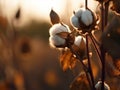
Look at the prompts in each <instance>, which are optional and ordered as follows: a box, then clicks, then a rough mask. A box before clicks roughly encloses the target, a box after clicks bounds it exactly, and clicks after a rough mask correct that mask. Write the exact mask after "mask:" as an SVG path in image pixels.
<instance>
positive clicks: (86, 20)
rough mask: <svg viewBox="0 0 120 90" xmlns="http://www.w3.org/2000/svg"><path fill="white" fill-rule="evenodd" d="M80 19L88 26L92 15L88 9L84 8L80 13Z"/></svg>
mask: <svg viewBox="0 0 120 90" xmlns="http://www.w3.org/2000/svg"><path fill="white" fill-rule="evenodd" d="M81 21H82V22H83V23H84V24H85V25H86V26H89V25H90V24H92V23H93V15H92V12H91V11H90V10H85V11H84V12H83V13H82V14H81Z"/></svg>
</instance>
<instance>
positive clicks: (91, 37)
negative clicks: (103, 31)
mask: <svg viewBox="0 0 120 90" xmlns="http://www.w3.org/2000/svg"><path fill="white" fill-rule="evenodd" d="M89 36H90V39H91V41H92V43H93V46H94V48H95V50H96V52H97V54H98V57H99V59H100V60H102V58H101V55H100V52H99V50H98V48H97V46H96V43H95V40H94V37H93V36H92V34H89Z"/></svg>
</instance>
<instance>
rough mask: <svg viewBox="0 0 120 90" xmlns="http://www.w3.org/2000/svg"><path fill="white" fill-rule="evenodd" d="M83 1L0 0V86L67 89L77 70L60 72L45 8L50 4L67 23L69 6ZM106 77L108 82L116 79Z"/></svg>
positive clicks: (4, 89)
mask: <svg viewBox="0 0 120 90" xmlns="http://www.w3.org/2000/svg"><path fill="white" fill-rule="evenodd" d="M47 1H48V2H47ZM57 1H58V2H57ZM83 1H84V0H46V1H42V0H36V1H35V0H0V90H69V86H70V84H71V82H72V81H73V79H74V78H75V76H77V75H78V73H79V70H77V71H70V70H68V71H66V72H63V71H62V68H61V66H60V61H59V55H60V52H59V51H58V50H55V49H53V48H51V47H50V46H49V28H50V27H51V23H50V20H49V12H50V10H51V8H53V9H54V10H55V11H56V12H57V13H59V15H60V17H61V20H62V21H63V22H65V23H67V24H68V25H69V24H70V22H69V17H70V16H71V14H72V12H73V10H74V9H76V8H77V7H81V6H84V4H83V3H84V2H83ZM92 1H93V0H89V6H90V8H93V9H94V7H96V6H97V4H94V5H91V3H93V2H92ZM46 2H47V3H46ZM50 2H51V3H52V4H50ZM53 2H54V3H53ZM60 2H61V4H60ZM49 4H50V5H49ZM60 7H61V8H60ZM19 9H20V18H19V19H16V18H15V15H16V13H17V11H18V10H19ZM13 27H14V28H13ZM13 29H14V30H15V32H13ZM93 54H94V55H95V56H94V57H93V58H92V59H93V60H94V61H95V60H96V59H97V56H96V54H95V52H94V53H93ZM94 63H95V64H94ZM93 64H94V65H93V68H94V69H95V70H94V72H95V77H99V75H100V72H99V73H98V71H99V69H100V67H98V68H97V66H98V64H99V63H98V62H93ZM110 78H111V77H108V79H107V80H108V82H109V84H111V85H112V84H113V81H114V82H115V84H116V83H118V82H117V80H114V79H112V78H111V80H110V81H109V79H110ZM115 79H116V78H115ZM96 80H98V78H97V79H96ZM112 80H113V81H112ZM114 87H115V86H114Z"/></svg>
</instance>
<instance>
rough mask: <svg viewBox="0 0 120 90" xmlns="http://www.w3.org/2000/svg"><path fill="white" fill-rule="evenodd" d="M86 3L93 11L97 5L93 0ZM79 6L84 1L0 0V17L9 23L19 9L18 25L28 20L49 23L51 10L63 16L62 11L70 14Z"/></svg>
mask: <svg viewBox="0 0 120 90" xmlns="http://www.w3.org/2000/svg"><path fill="white" fill-rule="evenodd" d="M70 1H71V2H70ZM88 1H89V2H88V4H89V7H90V8H92V9H94V8H95V7H96V5H97V4H94V2H93V1H94V0H88ZM65 2H67V3H68V4H66V3H65ZM69 5H70V6H71V8H70V9H69V8H65V6H69ZM81 5H84V0H0V15H3V16H5V17H7V19H8V21H9V22H11V21H12V19H13V17H14V15H15V13H16V12H17V10H18V8H19V7H20V8H21V12H22V13H21V20H20V21H19V24H20V25H21V26H22V25H24V24H26V23H28V22H29V21H30V20H36V21H43V20H44V21H48V22H49V21H50V20H49V13H50V10H51V8H53V9H54V10H55V11H56V12H57V13H58V14H60V15H63V16H64V15H65V14H66V13H65V12H62V11H65V10H67V11H70V12H72V11H73V10H74V9H77V8H78V7H79V6H81Z"/></svg>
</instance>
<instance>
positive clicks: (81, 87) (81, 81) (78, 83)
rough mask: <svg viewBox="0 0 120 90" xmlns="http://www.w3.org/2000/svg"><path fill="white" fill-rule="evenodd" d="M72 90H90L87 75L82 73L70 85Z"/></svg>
mask: <svg viewBox="0 0 120 90" xmlns="http://www.w3.org/2000/svg"><path fill="white" fill-rule="evenodd" d="M70 90H90V87H89V83H88V80H87V78H86V74H85V73H84V72H81V73H80V74H79V75H78V76H77V77H76V78H75V79H74V80H73V82H72V84H71V85H70Z"/></svg>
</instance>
